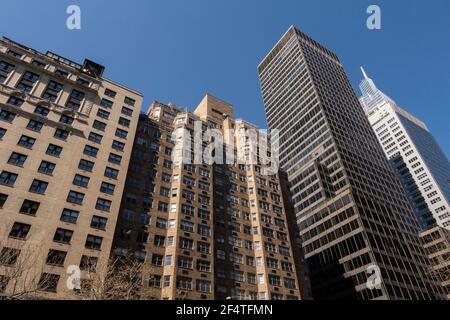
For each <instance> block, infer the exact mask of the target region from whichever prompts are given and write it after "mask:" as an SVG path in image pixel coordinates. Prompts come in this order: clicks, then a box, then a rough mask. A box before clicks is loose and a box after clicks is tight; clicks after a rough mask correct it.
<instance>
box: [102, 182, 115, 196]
mask: <svg viewBox="0 0 450 320" xmlns="http://www.w3.org/2000/svg"><path fill="white" fill-rule="evenodd" d="M115 188H116V186H115V185H113V184H110V183H106V182H102V185H101V187H100V192H103V193H106V194H111V195H112V194H114V189H115Z"/></svg>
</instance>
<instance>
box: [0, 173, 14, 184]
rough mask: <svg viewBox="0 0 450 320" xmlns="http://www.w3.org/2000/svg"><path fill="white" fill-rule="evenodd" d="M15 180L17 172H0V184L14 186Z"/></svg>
mask: <svg viewBox="0 0 450 320" xmlns="http://www.w3.org/2000/svg"><path fill="white" fill-rule="evenodd" d="M16 180H17V174H15V173H11V172H8V171H2V173H1V174H0V184H3V185H5V186H8V187H12V186H14V183H16Z"/></svg>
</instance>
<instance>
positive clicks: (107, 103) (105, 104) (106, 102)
mask: <svg viewBox="0 0 450 320" xmlns="http://www.w3.org/2000/svg"><path fill="white" fill-rule="evenodd" d="M113 104H114V102H112V101H111V100H108V99H105V98H103V99H102V100H101V101H100V105H101V106H102V107H105V108H108V109H111V108H112V107H113Z"/></svg>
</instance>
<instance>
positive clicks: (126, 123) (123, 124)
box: [119, 117, 130, 128]
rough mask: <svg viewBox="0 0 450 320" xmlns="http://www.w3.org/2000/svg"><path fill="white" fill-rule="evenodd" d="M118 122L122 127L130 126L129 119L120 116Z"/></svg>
mask: <svg viewBox="0 0 450 320" xmlns="http://www.w3.org/2000/svg"><path fill="white" fill-rule="evenodd" d="M119 124H120V125H121V126H124V127H127V128H129V127H130V120H127V119H125V118H122V117H120V118H119Z"/></svg>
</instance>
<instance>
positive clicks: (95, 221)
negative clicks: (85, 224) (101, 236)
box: [91, 216, 108, 230]
mask: <svg viewBox="0 0 450 320" xmlns="http://www.w3.org/2000/svg"><path fill="white" fill-rule="evenodd" d="M107 223H108V219H106V218H103V217H99V216H93V217H92V220H91V228H94V229H99V230H106V224H107Z"/></svg>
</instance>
